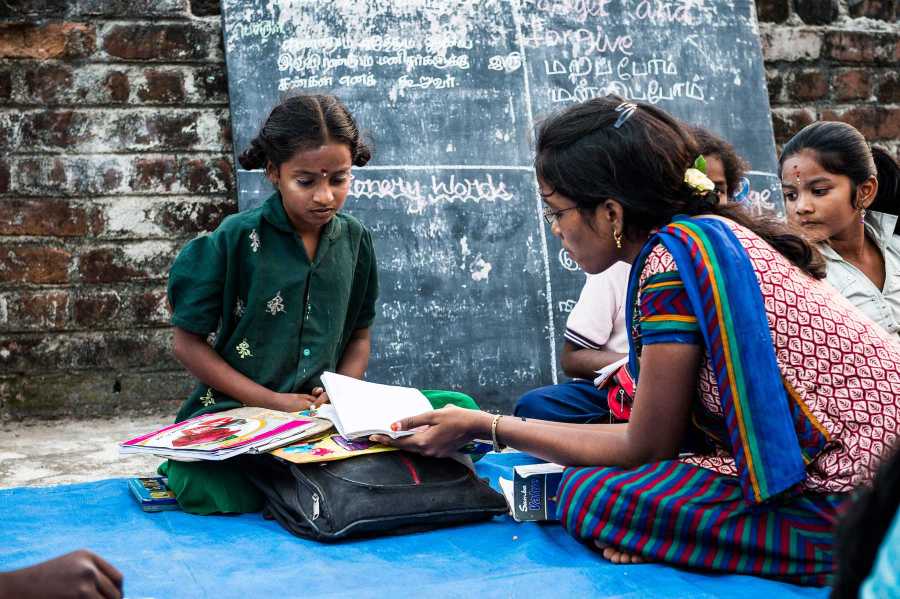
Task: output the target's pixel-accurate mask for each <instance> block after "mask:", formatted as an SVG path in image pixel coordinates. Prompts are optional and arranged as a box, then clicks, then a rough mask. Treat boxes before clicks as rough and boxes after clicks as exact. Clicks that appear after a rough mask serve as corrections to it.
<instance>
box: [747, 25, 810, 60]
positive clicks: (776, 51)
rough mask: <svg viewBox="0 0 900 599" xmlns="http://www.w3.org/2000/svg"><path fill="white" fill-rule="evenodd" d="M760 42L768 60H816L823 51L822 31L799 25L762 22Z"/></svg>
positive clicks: (764, 55)
mask: <svg viewBox="0 0 900 599" xmlns="http://www.w3.org/2000/svg"><path fill="white" fill-rule="evenodd" d="M759 29H760V42H761V44H762V51H763V57H764V58H765V59H766V61H776V60H787V61H790V62H798V61H801V60H816V59H817V58H819V56H820V55H821V53H822V35H821V33H820V32H818V31H815V30H810V29H801V28H798V27H777V26H772V25H767V24H765V23H762V24H760V27H759Z"/></svg>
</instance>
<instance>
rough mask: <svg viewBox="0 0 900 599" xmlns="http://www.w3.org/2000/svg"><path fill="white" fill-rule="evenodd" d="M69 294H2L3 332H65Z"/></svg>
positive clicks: (0, 295) (28, 292) (60, 291)
mask: <svg viewBox="0 0 900 599" xmlns="http://www.w3.org/2000/svg"><path fill="white" fill-rule="evenodd" d="M68 312H69V293H68V291H62V290H47V291H44V290H40V291H38V290H15V291H8V292H2V293H0V331H2V332H5V333H8V332H21V331H47V330H60V329H63V328H65V326H66V324H67V323H68V319H69V314H68Z"/></svg>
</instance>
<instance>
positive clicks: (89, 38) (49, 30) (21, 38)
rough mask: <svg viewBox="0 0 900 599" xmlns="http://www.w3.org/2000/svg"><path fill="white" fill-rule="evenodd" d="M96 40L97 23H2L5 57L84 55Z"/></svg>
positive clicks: (0, 37)
mask: <svg viewBox="0 0 900 599" xmlns="http://www.w3.org/2000/svg"><path fill="white" fill-rule="evenodd" d="M96 42H97V40H96V32H95V30H94V27H93V26H92V25H89V24H84V23H48V24H46V25H34V24H31V23H14V24H9V23H7V24H0V57H2V58H38V59H42V60H44V59H47V58H83V57H86V56H90V55H91V54H93V53H94V50H95V49H96Z"/></svg>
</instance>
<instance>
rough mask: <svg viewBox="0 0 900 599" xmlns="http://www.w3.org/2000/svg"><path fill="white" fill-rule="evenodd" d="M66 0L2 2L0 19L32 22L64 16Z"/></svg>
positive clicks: (6, 0) (10, 0)
mask: <svg viewBox="0 0 900 599" xmlns="http://www.w3.org/2000/svg"><path fill="white" fill-rule="evenodd" d="M66 5H67V2H66V0H4V1H3V2H0V18H3V19H8V20H17V21H18V20H21V21H24V20H33V19H46V18H50V17H61V16H64V15H65V14H66Z"/></svg>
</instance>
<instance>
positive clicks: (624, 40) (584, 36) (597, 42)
mask: <svg viewBox="0 0 900 599" xmlns="http://www.w3.org/2000/svg"><path fill="white" fill-rule="evenodd" d="M523 42H524V43H525V45H526V46H530V47H532V48H540V47H546V48H555V47H557V46H567V47H568V48H569V50H570V51H571V53H572V56H575V57H577V56H582V55H583V56H590V55H591V54H607V53H614V52H621V53H622V54H626V55H631V54H632V47H633V46H634V39H633V38H632V37H631V36H630V35H615V36H612V35H608V34H606V33H605V32H604V31H603V30H602V29H601V28H600V27H597V28H596V29H593V30H591V29H585V28H584V27H581V28H578V29H570V30H566V31H559V30H557V29H536V30H534V31H533V32H532V33H531V35H528V36H525V38H524V40H523Z"/></svg>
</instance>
